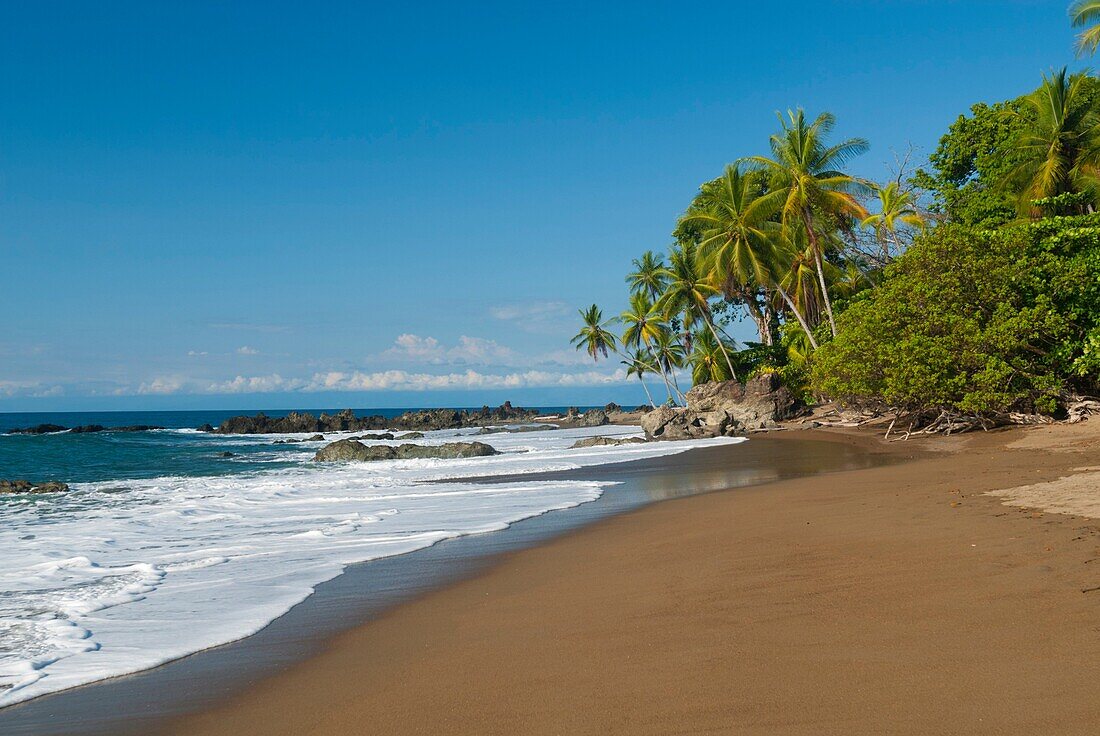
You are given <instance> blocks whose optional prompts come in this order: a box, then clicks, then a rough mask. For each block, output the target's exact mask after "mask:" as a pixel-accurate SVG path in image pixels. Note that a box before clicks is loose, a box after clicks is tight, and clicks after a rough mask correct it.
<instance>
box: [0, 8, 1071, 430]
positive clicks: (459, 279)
mask: <svg viewBox="0 0 1100 736" xmlns="http://www.w3.org/2000/svg"><path fill="white" fill-rule="evenodd" d="M1066 4H1067V3H1064V2H1057V1H1056V2H1050V1H1047V2H1025V1H1020V2H1010V1H1009V2H1005V1H1003V0H1002V1H1001V2H971V1H968V2H919V1H914V2H882V1H878V2H805V3H803V2H788V3H784V4H783V10H782V12H780V11H778V10H774V9H773V8H772V7H771V5H770V4H768V3H739V2H723V3H707V2H700V3H692V4H688V5H685V4H683V3H637V2H635V3H621V4H612V3H607V4H592V3H575V4H574V3H551V4H548V3H533V4H527V3H521V2H520V3H517V2H509V3H480V4H472V3H454V4H442V3H423V4H418V5H415V6H412V5H410V6H408V7H401V8H399V7H395V6H396V5H397V4H394V3H384V4H383V3H378V4H369V3H330V2H319V3H309V4H301V3H285V4H283V3H277V2H265V3H253V4H250V3H245V2H239V3H230V4H223V3H218V4H213V3H211V4H204V3H198V2H193V3H172V4H170V3H121V2H111V3H86V2H79V3H61V2H42V3H5V4H4V5H3V6H2V7H0V66H2V68H3V69H4V70H5V72H4V74H3V75H0V99H3V106H2V108H0V256H2V259H3V260H2V263H3V275H4V284H5V289H4V290H5V294H6V296H7V299H6V300H5V302H6V303H5V305H4V317H3V318H2V319H0V411H17V410H34V409H43V410H51V409H86V408H96V409H112V408H117V409H130V408H146V407H148V408H175V407H179V408H202V407H211V408H213V407H238V406H239V407H242V408H253V407H273V408H277V407H294V406H324V405H327V406H337V405H345V404H346V405H355V406H362V407H365V406H410V405H441V404H457V405H469V404H481V403H485V402H498V401H500V400H503V399H504V398H512V399H513V400H514V401H520V402H523V403H529V404H543V405H550V404H563V403H571V402H575V403H603V402H604V401H606V400H611V399H614V400H618V401H622V402H638V401H640V400H641V399H642V397H643V395H642V392H641V390H640V388H638V387H637V386H636V385H631V384H629V383H626V382H624V381H622V380H621V378H620V377H618V376H616V375H615V370H616V368H617V367H618V366H617V365H616V364H615V363H614V362H613V361H612V362H604V363H600V364H596V365H594V364H593V363H592V362H591V361H586V360H585V359H584V357H583V355H578V354H576V353H575V352H574V351H573V350H572V349H571V348H570V347H569V346H568V339H569V337H570V336H572V334H573V333H574V332H575V331H576V328H577V324H576V322H577V318H576V309H577V307H580V306H583V305H586V304H589V303H592V302H593V301H595V302H597V303H599V304H601V305H602V306H603V307H604V309H605V311H606V312H608V313H617V312H619V311H621V309H622V308H623V307H624V306H625V301H626V297H625V286H624V283H623V276H624V274H625V273H626V271H627V270H628V267H629V264H630V260H631V258H633V257H635V256H637V255H638V254H640V253H641V252H642V251H644V250H646V249H655V250H661V249H664V248H666V247H667V245H668V242H669V240H670V238H669V233H670V232H671V230H672V228H673V226H674V224H675V219H676V217H677V215H678V214H679V213H680V212H681V211H682V210H683V208H684V207H685V206H686V205H687V203H688V202H689V201H690V199H691V197H692V195H693V193H694V191H695V189H696V187H697V186H698V184H699V183H700V182H702V181H704V180H706V179H708V178H713V177H714V176H716V175H717V174H718V173H719V172H720V171H721V169H722V167H723V165H725V164H726V163H727V162H729V161H732V160H734V159H736V158H738V157H739V156H742V155H748V154H753V153H760V152H764V149H765V147H766V144H767V138H768V136H769V135H770V134H771V133H772V131H773V129H774V128H775V127H776V120H775V111H777V110H781V109H786V108H788V107H794V106H803V107H805V108H806V109H807V110H808V111H809V112H810V113H814V114H816V113H817V112H819V111H821V110H825V109H827V110H830V111H832V112H833V113H835V114H836V115H837V117H838V119H839V126H838V134H839V135H842V136H845V137H847V136H853V135H860V136H863V137H866V138H868V139H870V141H871V143H872V149H871V152H870V153H869V154H867V155H866V156H864V157H863V158H862V159H861V160H859V161H858V162H857V163H856V164H855V169H856V171H857V172H858V173H860V174H863V175H866V176H871V177H879V178H881V177H882V176H883V175H884V173H885V172H886V170H887V167H888V164H889V163H890V162H892V161H893V158H894V152H895V151H904V149H905V148H906V146H907V145H908V144H912V145H914V146H916V147H917V149H918V155H927V153H928V152H929V151H931V150H932V149H933V148H934V146H935V143H936V141H937V140H938V138H939V137H940V136H941V135H942V134H943V132H944V131H945V130H946V128H947V126H948V125H949V124H950V122H951V121H952V120H953V119H954V118H955V117H956V116H957V115H958V114H960V113H961V112H964V111H966V110H967V108H968V107H969V106H970V105H971V104H973V103H974V102H977V101H982V100H986V101H994V100H1000V99H1005V98H1008V97H1013V96H1016V95H1018V94H1021V93H1023V92H1026V91H1027V90H1029V89H1031V88H1033V87H1034V86H1036V84H1037V83H1038V81H1039V79H1040V74H1041V73H1042V72H1043V71H1046V70H1049V69H1050V68H1051V67H1054V66H1061V65H1063V64H1067V63H1069V64H1070V65H1071V66H1080V64H1076V63H1075V62H1074V59H1073V55H1072V39H1073V33H1072V30H1071V29H1070V28H1069V25H1068V22H1067V19H1066V9H1065V5H1066ZM734 332H735V334H737V335H739V336H741V337H749V336H750V335H751V332H750V331H749V330H748V329H747V325H746V326H744V327H741V328H740V329H737V328H735V330H734Z"/></svg>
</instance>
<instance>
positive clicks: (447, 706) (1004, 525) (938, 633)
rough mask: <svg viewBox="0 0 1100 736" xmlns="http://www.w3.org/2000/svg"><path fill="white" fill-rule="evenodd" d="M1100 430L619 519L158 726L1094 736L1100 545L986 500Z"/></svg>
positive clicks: (947, 453) (1065, 464) (752, 490)
mask: <svg viewBox="0 0 1100 736" xmlns="http://www.w3.org/2000/svg"><path fill="white" fill-rule="evenodd" d="M1071 431H1072V432H1076V433H1078V434H1080V435H1081V437H1079V438H1076V439H1074V441H1073V442H1071V443H1069V446H1068V447H1063V448H1061V449H1059V450H1055V449H1053V448H1054V446H1055V444H1057V441H1058V437H1059V433H1062V432H1065V433H1069V432H1071ZM1040 433H1046V434H1047V435H1053V440H1051V441H1049V442H1044V441H1043V437H1042V436H1041V434H1040ZM798 434H801V433H794V432H789V433H784V435H785V436H777V437H775V438H771V439H769V440H768V441H769V442H778V443H783V442H789V441H790V440H791V439H797V435H798ZM827 434H828V441H831V442H840V443H845V442H858V443H862V444H864V445H866V443H868V442H877V441H876V440H872V439H871V438H868V437H866V436H865V435H864V436H860V435H858V434H856V435H853V434H848V433H833V432H829V433H827ZM825 436H826V435H825V433H823V434H820V435H818V434H816V433H815V437H822V438H824V437H825ZM853 437H858V439H853ZM1097 438H1098V432H1096V431H1093V430H1092V429H1091V428H1087V429H1086V430H1085V431H1084V432H1083V433H1082V430H1079V429H1071V428H1053V429H1043V430H1031V431H1030V433H1029V432H1028V431H1025V430H1013V431H1004V432H991V433H988V434H985V433H978V434H975V435H966V436H962V437H950V438H930V439H928V440H926V441H921V442H919V443H916V442H911V443H905V444H904V446H903V447H902V446H899V445H898V444H896V443H895V444H892V445H889V446H885V445H882V446H880V447H879V451H882V452H889V453H906V454H911V455H918V456H917V457H913V458H912V459H911V460H910V461H909V462H906V463H904V464H891V465H882V466H877V467H871V468H866V469H861V470H852V471H842V472H838V473H834V474H828V475H816V476H810V477H804V478H796V479H791V480H782V481H778V482H773V483H765V484H763V485H754V486H751V487H748V488H742V489H740V490H738V491H737V492H722V493H710V494H705V495H697V496H693V497H689V498H683V499H679V500H678V501H677V502H676V503H658V504H652V505H649V506H646V507H644V508H641V509H638V510H634V511H631V512H629V513H624V514H620V515H616V516H612V517H610V518H606V519H604V520H602V521H600V522H599V523H597V524H593V525H590V526H587V527H585V528H582V529H580V530H577V531H574V532H572V533H569V534H566V535H564V536H560V537H558V538H556V539H553V540H551V541H549V542H547V543H545V544H542V545H539V546H537V547H533V548H530V549H525V550H522V551H518V552H514V553H510V554H507V555H505V556H503V557H500V558H498V559H497V560H496V561H495V562H494V564H493V565H492V566H491V567H490V568H489V569H487V570H485V571H483V572H482V573H480V574H478V575H476V576H473V577H470V578H467V579H465V580H461V581H458V582H456V583H454V584H452V585H449V586H447V587H444V588H442V589H440V590H438V591H435V592H432V593H428V594H427V595H424V596H421V597H418V598H416V599H414V600H412V601H410V602H406V603H403V604H401V605H398V606H397V607H395V608H393V609H392V610H390V611H389V612H388V613H386V614H384V615H382V616H381V617H379V618H377V619H375V620H372V621H370V622H367V623H364V624H362V625H359V626H357V627H355V628H352V629H350V630H348V631H346V632H344V633H341V634H339V635H337V636H334V637H332V638H331V639H330V640H329V641H328V642H326V645H325V647H324V649H323V650H322V651H321V652H320V653H319V654H317V655H315V656H312V657H310V658H308V659H306V660H304V661H302V662H300V663H298V664H294V665H291V666H289V667H287V668H286V670H285V671H283V672H281V673H278V674H276V675H274V676H272V677H268V678H265V679H263V680H261V681H259V682H257V683H255V684H254V685H252V686H251V687H249V688H247V689H246V690H245V691H244V692H242V693H240V694H239V695H236V696H233V697H231V698H230V699H229V700H228V701H227V702H226V703H225V704H223V705H220V706H218V707H214V708H211V709H210V710H208V711H206V712H203V713H199V714H197V715H191V716H184V717H181V718H178V719H176V720H174V721H172V722H170V723H168V724H167V727H166V728H163V729H160V728H158V729H156V730H154V731H150V732H151V733H170V734H196V735H197V734H205V735H212V736H216V735H220V734H247V733H265V734H272V733H288V734H289V733H294V734H346V733H361V732H376V733H429V732H438V731H440V730H443V731H445V732H447V733H517V732H523V733H632V734H634V733H654V734H667V733H712V732H728V731H735V732H737V733H761V734H763V733H767V734H811V733H812V734H821V733H883V732H890V733H913V734H929V733H990V734H993V733H997V734H1003V733H1021V734H1023V733H1042V732H1047V733H1054V732H1056V733H1063V734H1075V733H1082V734H1084V733H1093V732H1095V728H1096V724H1097V723H1100V701H1098V700H1097V698H1096V697H1095V695H1096V685H1095V683H1096V682H1098V681H1100V636H1097V633H1096V626H1095V620H1096V614H1097V613H1098V610H1100V598H1096V596H1097V595H1100V594H1097V593H1092V594H1091V595H1092V597H1090V593H1089V591H1090V590H1093V589H1095V586H1096V585H1098V584H1100V583H1098V578H1097V576H1098V575H1100V569H1097V568H1095V567H1094V566H1092V565H1089V564H1088V563H1089V562H1092V561H1093V560H1096V559H1097V558H1098V557H1100V546H1098V545H1100V527H1098V525H1097V522H1096V521H1095V520H1090V519H1083V518H1080V517H1074V516H1067V515H1052V514H1044V513H1042V512H1039V511H1035V510H1033V509H1030V508H1024V509H1016V508H1011V507H1008V506H1005V505H1003V504H1002V503H1001V500H1000V499H998V498H994V497H991V496H988V495H984V494H985V493H987V492H989V491H994V490H998V489H1004V488H1011V487H1018V486H1022V485H1026V484H1034V483H1042V482H1047V481H1053V480H1056V479H1057V478H1059V477H1062V476H1064V475H1067V474H1072V473H1073V472H1075V469H1078V468H1080V467H1081V466H1084V465H1088V463H1087V462H1085V460H1086V459H1087V457H1088V454H1089V453H1091V452H1095V450H1096V449H1097V447H1098V446H1100V442H1098V441H1097ZM1063 444H1064V443H1063ZM895 459H898V458H895ZM1067 663H1072V666H1067Z"/></svg>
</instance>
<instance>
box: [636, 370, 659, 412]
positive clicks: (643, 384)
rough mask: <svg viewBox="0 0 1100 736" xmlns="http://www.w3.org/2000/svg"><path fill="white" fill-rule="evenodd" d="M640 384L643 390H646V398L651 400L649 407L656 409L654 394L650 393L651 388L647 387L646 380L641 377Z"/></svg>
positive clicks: (639, 377)
mask: <svg viewBox="0 0 1100 736" xmlns="http://www.w3.org/2000/svg"><path fill="white" fill-rule="evenodd" d="M638 382H639V383H641V384H642V388H643V389H645V397H646V398H647V399H649V405H650V406H652V407H653V408H654V409H656V408H657V405H656V404H654V403H653V394H651V393H649V386H647V385H645V379H644V378H642V377H641V376H640V375H639V376H638Z"/></svg>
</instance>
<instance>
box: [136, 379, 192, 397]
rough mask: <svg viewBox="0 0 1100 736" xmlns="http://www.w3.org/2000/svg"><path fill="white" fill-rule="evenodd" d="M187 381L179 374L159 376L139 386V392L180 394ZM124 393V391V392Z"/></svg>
mask: <svg viewBox="0 0 1100 736" xmlns="http://www.w3.org/2000/svg"><path fill="white" fill-rule="evenodd" d="M184 384H185V381H184V379H183V378H180V377H179V376H158V377H157V378H154V379H153V380H152V381H148V382H146V383H142V384H141V385H140V386H138V389H137V393H139V394H160V395H164V394H178V393H180V391H182V390H183V389H184ZM123 393H124V392H123Z"/></svg>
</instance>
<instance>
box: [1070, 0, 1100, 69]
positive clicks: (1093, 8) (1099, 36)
mask: <svg viewBox="0 0 1100 736" xmlns="http://www.w3.org/2000/svg"><path fill="white" fill-rule="evenodd" d="M1069 17H1070V20H1071V21H1072V22H1073V27H1074V28H1084V29H1085V30H1083V31H1081V33H1079V34H1078V35H1077V55H1078V56H1084V55H1085V54H1095V53H1096V47H1097V46H1100V2H1098V1H1097V0H1077V2H1075V3H1074V4H1073V5H1070V6H1069Z"/></svg>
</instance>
